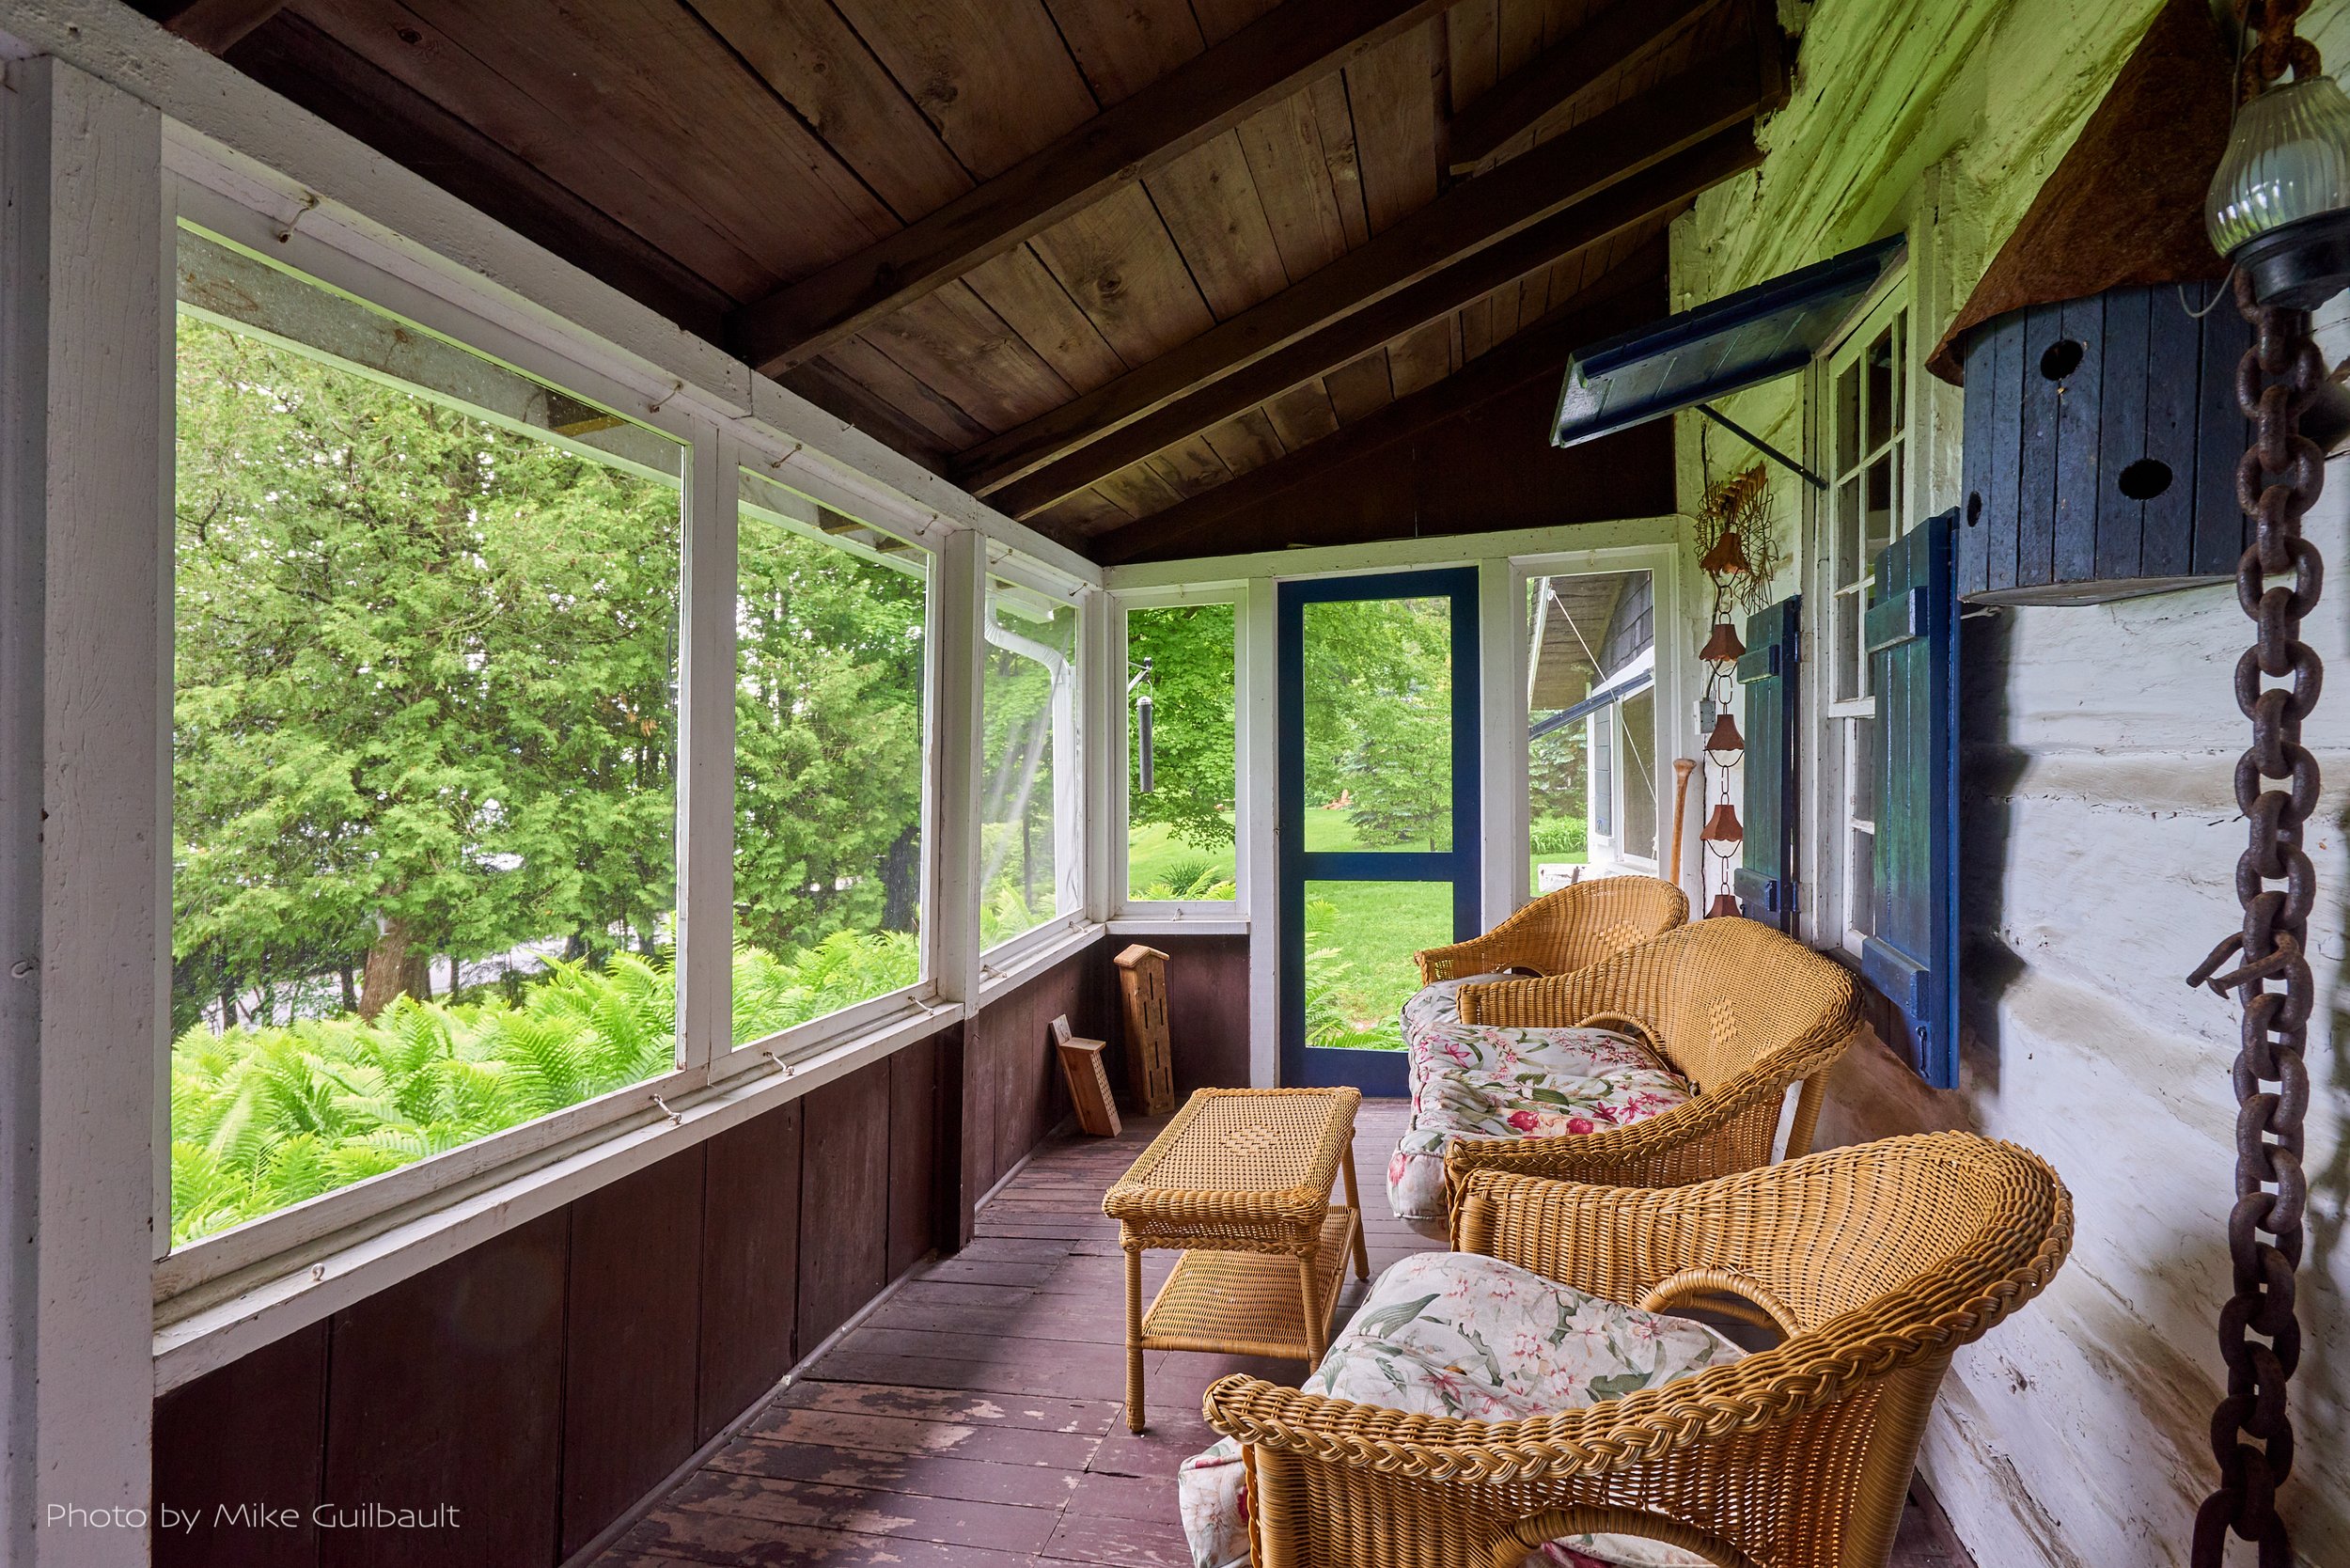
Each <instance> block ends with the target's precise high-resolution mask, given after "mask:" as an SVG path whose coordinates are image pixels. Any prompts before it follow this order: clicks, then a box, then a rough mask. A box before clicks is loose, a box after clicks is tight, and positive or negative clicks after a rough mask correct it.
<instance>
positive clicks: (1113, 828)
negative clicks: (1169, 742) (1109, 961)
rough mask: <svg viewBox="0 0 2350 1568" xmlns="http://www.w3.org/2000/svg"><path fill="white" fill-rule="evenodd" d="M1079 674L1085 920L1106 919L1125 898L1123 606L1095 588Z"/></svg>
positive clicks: (1085, 618)
mask: <svg viewBox="0 0 2350 1568" xmlns="http://www.w3.org/2000/svg"><path fill="white" fill-rule="evenodd" d="M1077 638H1078V641H1077V647H1078V649H1079V654H1078V659H1077V672H1078V677H1079V679H1081V680H1082V681H1083V682H1085V688H1084V689H1085V709H1084V712H1083V713H1081V714H1080V715H1079V717H1078V721H1077V732H1078V735H1079V738H1080V739H1081V740H1082V741H1083V743H1084V745H1085V776H1086V791H1085V802H1086V817H1085V820H1086V832H1085V844H1086V888H1085V892H1086V898H1085V914H1086V918H1087V919H1089V920H1097V921H1106V920H1108V919H1110V918H1111V917H1113V916H1115V915H1116V914H1117V913H1118V910H1119V906H1120V905H1121V904H1123V903H1124V902H1126V854H1125V849H1126V810H1125V806H1126V719H1125V715H1126V612H1125V610H1124V609H1123V607H1121V606H1120V604H1119V603H1118V602H1117V601H1116V600H1114V599H1112V598H1111V597H1110V596H1109V595H1108V594H1106V593H1105V592H1103V591H1102V590H1101V589H1099V588H1091V589H1089V590H1088V591H1087V592H1086V595H1085V599H1084V604H1083V605H1082V607H1081V608H1080V609H1079V611H1078V620H1077Z"/></svg>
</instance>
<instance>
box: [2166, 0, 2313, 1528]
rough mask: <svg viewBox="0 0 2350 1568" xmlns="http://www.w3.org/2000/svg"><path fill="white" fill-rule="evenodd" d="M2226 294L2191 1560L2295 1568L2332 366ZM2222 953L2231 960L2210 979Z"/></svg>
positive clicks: (2290, 28)
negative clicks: (2207, 1217) (2239, 819)
mask: <svg viewBox="0 0 2350 1568" xmlns="http://www.w3.org/2000/svg"><path fill="white" fill-rule="evenodd" d="M2307 4H2308V0H2265V3H2264V0H2250V3H2249V4H2248V5H2246V6H2244V7H2243V11H2244V15H2245V20H2246V21H2247V22H2248V24H2252V25H2254V26H2255V27H2256V28H2257V30H2258V36H2257V41H2256V42H2255V43H2254V44H2253V46H2252V47H2251V48H2249V49H2248V51H2247V52H2246V56H2245V71H2244V76H2245V82H2244V87H2245V90H2246V91H2247V92H2248V93H2249V92H2256V91H2258V90H2260V89H2261V88H2262V87H2264V86H2267V85H2268V84H2270V83H2273V82H2275V81H2276V80H2278V79H2279V77H2280V76H2282V75H2283V73H2284V72H2285V71H2287V70H2291V71H2293V72H2294V74H2295V77H2296V78H2298V77H2304V76H2311V75H2314V74H2315V73H2316V72H2317V71H2318V70H2319V62H2318V58H2317V51H2316V50H2315V49H2314V48H2312V47H2311V45H2310V44H2309V42H2308V41H2307V40H2306V39H2299V38H2296V37H2295V36H2294V24H2295V22H2296V21H2297V20H2298V19H2299V17H2300V14H2301V12H2302V11H2303V10H2304V9H2305V8H2306V7H2307ZM2235 295H2236V305H2237V307H2238V308H2239V309H2240V310H2242V312H2243V313H2244V317H2245V319H2246V320H2247V321H2249V322H2251V324H2252V327H2253V332H2254V337H2253V342H2252V346H2251V347H2250V348H2249V349H2248V350H2246V351H2245V353H2244V358H2243V361H2242V363H2241V364H2239V365H2238V366H2237V368H2236V403H2237V406H2239V407H2240V408H2241V409H2242V410H2243V411H2244V416H2245V417H2246V418H2248V419H2249V420H2250V421H2251V422H2252V431H2253V434H2252V442H2251V445H2250V447H2249V448H2248V450H2247V451H2246V452H2245V454H2244V458H2243V461H2242V462H2241V463H2239V464H2238V466H2237V469H2236V497H2237V501H2238V503H2239V504H2240V505H2241V506H2242V507H2243V509H2244V510H2245V513H2246V514H2247V515H2248V516H2249V517H2251V518H2252V519H2254V525H2255V530H2256V531H2255V535H2254V541H2253V544H2252V546H2251V547H2250V548H2249V549H2248V550H2246V551H2245V553H2244V556H2243V558H2242V559H2241V560H2239V561H2238V562H2237V564H2236V600H2237V603H2238V604H2241V605H2242V606H2243V608H2244V613H2245V614H2246V615H2247V616H2248V617H2250V618H2251V620H2252V622H2253V624H2254V626H2255V627H2256V628H2257V631H2256V632H2255V633H2254V635H2253V638H2252V645H2251V647H2250V648H2248V649H2247V650H2246V651H2245V653H2244V656H2243V657H2242V658H2241V659H2239V660H2238V661H2237V663H2236V668H2235V697H2236V706H2237V707H2238V708H2240V709H2241V710H2242V711H2243V713H2244V716H2245V717H2246V718H2248V719H2249V720H2250V721H2251V724H2252V744H2251V745H2250V746H2249V747H2248V749H2247V750H2246V751H2245V753H2244V755H2243V756H2242V757H2240V758H2239V759H2237V761H2236V768H2235V796H2236V804H2237V806H2238V807H2239V808H2241V809H2242V810H2243V812H2244V816H2245V820H2246V822H2247V823H2248V829H2249V833H2248V837H2249V842H2248V846H2247V847H2246V849H2245V852H2244V855H2242V857H2241V858H2239V859H2238V860H2237V862H2236V874H2235V884H2236V898H2237V901H2238V902H2240V903H2241V904H2242V906H2243V910H2244V929H2243V930H2242V931H2240V932H2237V933H2233V934H2232V935H2230V936H2229V937H2228V938H2227V939H2226V940H2225V941H2223V942H2221V943H2220V944H2219V946H2218V947H2217V948H2215V949H2213V950H2212V953H2211V956H2210V957H2208V958H2206V959H2205V960H2204V961H2203V962H2202V963H2201V964H2199V965H2197V967H2196V970H2195V973H2194V974H2192V975H2190V976H2188V977H2187V980H2188V983H2189V984H2196V985H2201V984H2209V985H2210V986H2211V987H2212V989H2213V990H2215V991H2217V992H2219V993H2220V994H2221V995H2223V996H2224V995H2227V994H2228V993H2230V992H2233V993H2234V994H2235V995H2236V996H2238V998H2239V999H2240V1000H2241V1002H2242V1004H2243V1008H2244V1019H2243V1033H2242V1042H2241V1044H2240V1046H2239V1048H2238V1050H2237V1053H2236V1058H2235V1072H2234V1075H2235V1092H2236V1107H2237V1110H2236V1172H2235V1190H2236V1201H2235V1206H2234V1208H2233V1210H2232V1211H2231V1212H2230V1214H2229V1216H2228V1250H2229V1254H2230V1256H2231V1258H2232V1260H2233V1263H2234V1294H2233V1295H2232V1296H2231V1297H2230V1298H2229V1301H2228V1303H2227V1305H2226V1306H2225V1307H2224V1308H2222V1309H2220V1314H2219V1352H2220V1355H2221V1356H2222V1357H2223V1358H2224V1359H2225V1361H2226V1362H2227V1367H2228V1391H2227V1394H2226V1396H2225V1397H2224V1398H2222V1399H2221V1400H2220V1402H2219V1406H2218V1408H2217V1410H2215V1411H2214V1412H2213V1414H2212V1423H2211V1444H2212V1454H2213V1457H2214V1458H2215V1459H2217V1461H2218V1465H2219V1484H2218V1486H2217V1489H2216V1490H2214V1491H2213V1492H2212V1494H2211V1496H2209V1497H2206V1498H2204V1499H2203V1504H2202V1507H2201V1509H2200V1510H2199V1511H2198V1512H2197V1513H2196V1515H2195V1535H2194V1543H2193V1554H2192V1559H2191V1560H2192V1562H2193V1564H2194V1568H2221V1565H2222V1564H2223V1563H2224V1561H2225V1560H2226V1557H2227V1549H2228V1536H2229V1534H2230V1533H2231V1532H2233V1533H2234V1534H2235V1535H2238V1536H2240V1537H2242V1538H2243V1539H2245V1540H2247V1541H2249V1542H2252V1543H2254V1544H2256V1545H2257V1547H2258V1548H2259V1553H2258V1555H2259V1561H2260V1565H2261V1568H2292V1564H2293V1542H2292V1537H2291V1535H2290V1534H2289V1532H2288V1531H2287V1529H2286V1528H2285V1522H2284V1519H2283V1517H2282V1516H2281V1515H2280V1514H2279V1513H2278V1512H2277V1506H2276V1505H2277V1489H2278V1488H2279V1486H2281V1485H2283V1484H2284V1482H2285V1478H2286V1477H2287V1476H2288V1475H2290V1474H2291V1473H2292V1470H2293V1419H2292V1415H2291V1412H2290V1411H2289V1410H2288V1409H2287V1406H2286V1403H2285V1386H2286V1382H2287V1380H2288V1379H2290V1378H2291V1377H2292V1375H2293V1369H2294V1366H2295V1363H2296V1362H2298V1361H2299V1359H2300V1356H2301V1325H2300V1323H2299V1321H2298V1319H2297V1318H2296V1317H2295V1311H2294V1287H2295V1278H2294V1271H2295V1268H2296V1267H2297V1266H2298V1265H2299V1263H2300V1261H2301V1246H2302V1215H2303V1212H2304V1209H2305V1207H2306V1204H2307V1200H2308V1197H2309V1186H2308V1183H2307V1181H2306V1179H2305V1178H2304V1176H2303V1174H2302V1169H2301V1137H2302V1133H2301V1123H2302V1118H2303V1115H2304V1113H2305V1112H2306V1111H2307V1109H2308V1107H2309V1097H2310V1085H2309V1074H2308V1072H2307V1070H2306V1069H2305V1068H2304V1066H2303V1064H2302V1053H2303V1051H2304V1050H2305V1049H2306V1048H2307V1046H2308V1043H2309V1021H2310V1012H2311V1005H2312V1002H2313V1000H2314V991H2315V987H2314V983H2313V981H2312V980H2311V974H2310V964H2309V959H2308V957H2307V947H2308V939H2309V918H2310V912H2311V908H2312V906H2313V905H2314V904H2315V902H2316V893H2317V888H2316V881H2317V878H2316V872H2315V869H2314V868H2313V867H2312V866H2311V863H2310V857H2309V855H2307V854H2306V853H2304V851H2303V850H2302V847H2301V828H2302V824H2303V823H2306V822H2308V821H2309V818H2310V815H2311V812H2313V811H2314V810H2315V809H2316V808H2317V792H2318V771H2317V760H2316V758H2314V757H2312V756H2311V754H2310V752H2309V750H2308V748H2306V747H2305V746H2303V745H2301V721H2302V720H2303V719H2305V718H2307V717H2308V716H2309V713H2310V710H2311V708H2313V707H2315V706H2316V704H2317V695H2318V690H2319V687H2320V685H2321V684H2322V682H2323V681H2324V676H2325V668H2324V666H2323V665H2321V664H2320V663H2319V661H2318V657H2317V653H2316V651H2315V650H2313V649H2312V648H2311V647H2310V645H2309V644H2307V643H2306V642H2303V641H2302V640H2301V622H2302V620H2303V619H2305V618H2307V617H2308V616H2309V615H2310V614H2311V612H2312V611H2313V610H2315V609H2316V607H2317V600H2318V594H2319V592H2320V590H2321V588H2322V587H2323V582H2324V562H2323V561H2322V559H2321V558H2320V557H2319V555H2318V552H2317V549H2316V547H2315V546H2313V545H2311V543H2310V542H2309V541H2307V540H2306V539H2304V538H2303V537H2302V535H2301V518H2302V516H2303V514H2304V513H2306V512H2307V511H2308V510H2310V508H2311V506H2312V505H2313V504H2315V502H2316V500H2317V496H2318V492H2319V491H2320V490H2321V489H2322V488H2323V487H2324V485H2325V479H2326V467H2325V454H2324V453H2323V452H2322V451H2320V450H2319V449H2318V447H2317V444H2316V443H2315V442H2313V441H2311V440H2310V439H2309V438H2308V437H2307V436H2304V435H2303V434H2302V433H2301V429H2300V426H2301V416H2302V414H2303V412H2304V411H2306V410H2307V409H2308V407H2309V406H2310V403H2311V400H2313V399H2314V397H2315V396H2316V394H2317V391H2318V388H2319V386H2320V385H2321V384H2322V383H2323V382H2324V381H2325V377H2326V364H2325V359H2324V356H2322V355H2321V354H2320V353H2318V349H2317V344H2316V343H2315V342H2314V341H2313V340H2312V339H2311V336H2310V317H2309V312H2308V311H2306V310H2295V309H2285V308H2281V307H2278V306H2262V305H2260V304H2258V303H2257V302H2256V301H2255V299H2254V298H2253V293H2252V286H2251V282H2250V279H2249V278H2248V277H2247V276H2246V275H2245V274H2243V273H2241V272H2239V273H2238V274H2236V280H2235ZM2268 682H2283V683H2282V684H2269V683H2268ZM2272 780H2273V781H2276V782H2277V783H2280V784H2281V785H2282V786H2283V787H2282V788H2275V787H2272V786H2271V784H2270V783H2269V782H2268V781H2272ZM2278 884H2282V886H2276V885H2278ZM2231 959H2240V960H2241V962H2239V963H2238V964H2236V965H2235V966H2234V967H2233V969H2231V970H2230V971H2229V972H2228V973H2226V974H2220V973H2218V970H2219V969H2220V967H2221V966H2222V965H2223V964H2227V963H2228V962H2229V960H2231Z"/></svg>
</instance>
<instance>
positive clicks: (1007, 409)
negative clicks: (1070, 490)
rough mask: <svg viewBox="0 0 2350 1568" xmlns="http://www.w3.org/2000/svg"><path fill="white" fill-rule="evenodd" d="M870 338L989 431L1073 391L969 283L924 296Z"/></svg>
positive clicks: (872, 330) (878, 323)
mask: <svg viewBox="0 0 2350 1568" xmlns="http://www.w3.org/2000/svg"><path fill="white" fill-rule="evenodd" d="M865 336H866V337H869V338H870V339H871V340H872V343H873V345H874V347H876V348H878V349H880V350H881V351H882V352H883V353H885V354H887V355H888V356H889V357H890V358H892V359H894V360H896V361H897V362H898V363H899V364H900V365H902V366H904V367H905V368H906V369H907V370H909V371H911V372H912V373H913V374H914V375H915V376H916V377H917V379H919V380H920V381H923V382H925V383H927V384H929V385H930V386H931V387H932V389H933V390H935V391H937V392H940V393H942V394H944V395H945V396H946V397H948V398H950V399H952V400H954V402H955V403H956V404H957V405H958V406H960V407H961V408H962V409H963V411H964V413H966V414H968V415H970V416H971V417H972V418H974V419H976V420H978V421H979V423H980V424H982V425H985V426H986V427H988V429H990V430H1001V429H1004V428H1005V427H1007V426H1010V425H1014V424H1017V423H1019V421H1020V420H1022V419H1024V418H1027V417H1031V416H1033V415H1034V413H1035V411H1037V410H1039V409H1048V408H1052V407H1054V406H1056V405H1057V404H1058V403H1060V402H1062V401H1063V400H1066V399H1067V398H1068V397H1069V396H1070V390H1069V384H1068V383H1066V382H1064V381H1062V380H1061V379H1060V377H1058V376H1057V375H1055V374H1054V373H1053V368H1052V367H1051V366H1049V365H1047V364H1045V363H1044V361H1043V360H1042V358H1040V357H1039V356H1038V355H1037V353H1036V351H1035V350H1034V349H1031V348H1030V347H1028V344H1027V342H1026V339H1025V338H1023V337H1021V336H1020V335H1019V334H1018V333H1016V332H1014V331H1012V330H1011V328H1010V327H1009V326H1006V325H1005V324H1004V320H1003V318H1002V317H1000V316H998V315H996V314H995V312H994V311H993V310H990V309H989V308H988V307H987V306H986V305H985V304H984V303H982V302H981V301H980V299H979V296H978V295H977V294H975V293H973V292H972V291H971V290H969V289H968V288H966V287H965V286H964V285H963V284H960V283H956V284H950V285H948V287H946V288H944V289H941V290H938V292H936V293H934V294H925V295H924V296H922V298H920V299H918V300H916V301H914V302H913V303H912V304H910V305H908V306H906V307H905V308H904V309H902V310H901V311H899V312H897V313H896V314H895V315H893V316H890V317H889V318H887V319H886V320H885V321H876V322H874V323H873V325H872V327H871V328H870V330H868V331H867V333H866V334H865Z"/></svg>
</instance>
